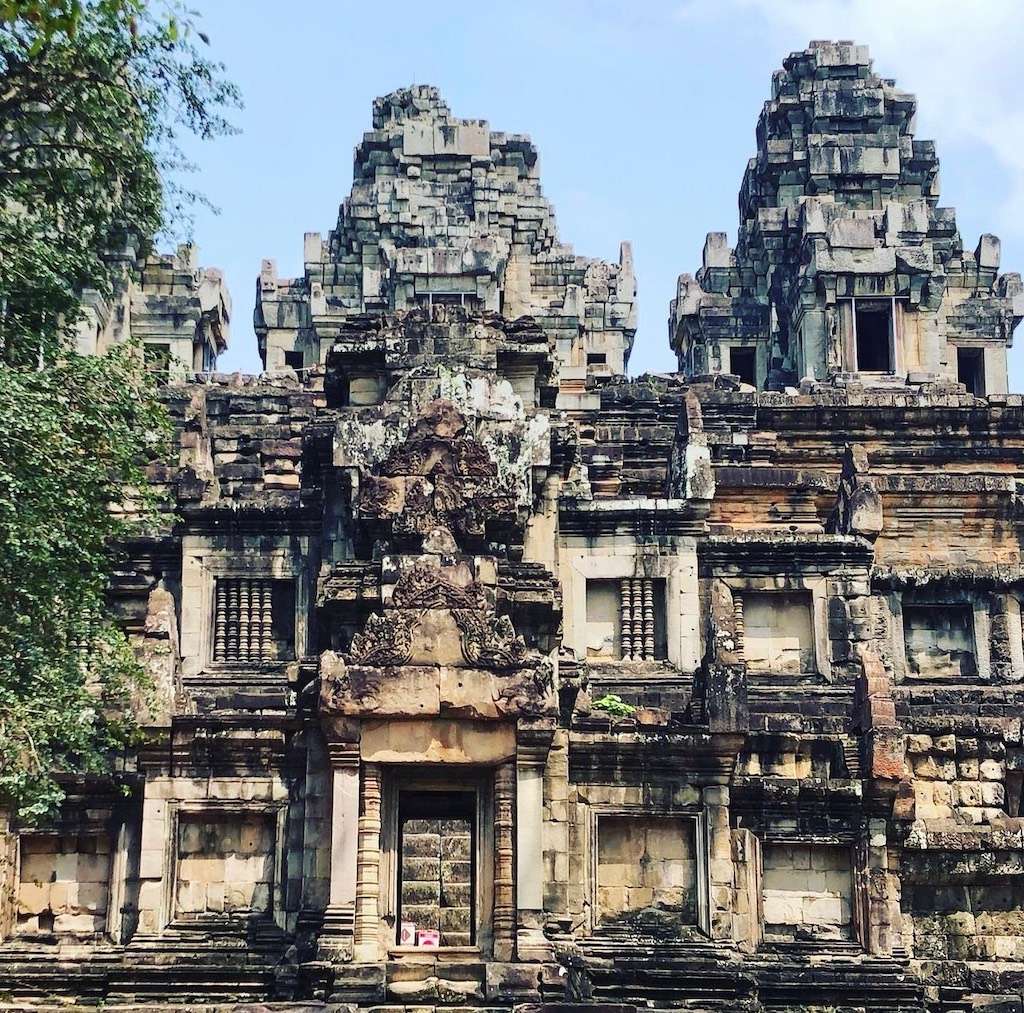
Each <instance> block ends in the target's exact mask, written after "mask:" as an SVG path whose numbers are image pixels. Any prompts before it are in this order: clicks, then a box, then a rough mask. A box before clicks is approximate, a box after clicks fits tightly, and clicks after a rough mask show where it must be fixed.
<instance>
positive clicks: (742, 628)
mask: <svg viewBox="0 0 1024 1013" xmlns="http://www.w3.org/2000/svg"><path fill="white" fill-rule="evenodd" d="M732 617H733V630H734V636H735V637H736V651H737V653H738V654H739V655H740V657H743V641H744V635H745V633H746V623H745V622H744V619H743V596H742V595H739V594H734V595H733V596H732Z"/></svg>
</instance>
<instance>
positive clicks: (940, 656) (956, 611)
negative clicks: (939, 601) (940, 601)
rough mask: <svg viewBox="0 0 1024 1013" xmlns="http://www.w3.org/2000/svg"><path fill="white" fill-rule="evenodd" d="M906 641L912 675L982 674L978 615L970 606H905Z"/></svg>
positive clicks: (904, 628)
mask: <svg viewBox="0 0 1024 1013" xmlns="http://www.w3.org/2000/svg"><path fill="white" fill-rule="evenodd" d="M903 639H904V641H905V644H906V652H907V668H908V670H909V671H910V673H911V674H912V675H916V676H920V677H922V678H928V677H929V676H939V677H942V676H954V677H956V676H966V677H973V676H975V675H977V674H978V666H977V662H976V660H975V657H974V614H973V612H972V610H971V607H970V606H969V605H904V606H903Z"/></svg>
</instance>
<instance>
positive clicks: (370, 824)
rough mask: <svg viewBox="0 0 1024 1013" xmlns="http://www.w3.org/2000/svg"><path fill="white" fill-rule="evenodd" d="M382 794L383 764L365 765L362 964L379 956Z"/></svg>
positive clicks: (359, 915)
mask: <svg viewBox="0 0 1024 1013" xmlns="http://www.w3.org/2000/svg"><path fill="white" fill-rule="evenodd" d="M380 795H381V769H380V764H379V763H367V764H364V765H363V784H362V799H361V802H360V806H359V842H358V853H357V857H356V893H355V946H354V954H355V959H356V961H358V962H360V963H375V962H376V961H377V960H378V959H379V958H380ZM332 857H333V853H332ZM331 889H332V892H333V889H334V880H333V877H332V880H331Z"/></svg>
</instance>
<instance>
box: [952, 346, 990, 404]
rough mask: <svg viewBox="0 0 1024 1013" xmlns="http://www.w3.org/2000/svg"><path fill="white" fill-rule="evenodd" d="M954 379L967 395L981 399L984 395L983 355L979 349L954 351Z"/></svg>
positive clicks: (982, 351)
mask: <svg viewBox="0 0 1024 1013" xmlns="http://www.w3.org/2000/svg"><path fill="white" fill-rule="evenodd" d="M956 378H957V380H958V381H959V382H960V383H962V384H963V385H964V386H965V387H966V388H967V393H968V394H974V395H975V396H976V397H982V396H983V395H984V393H985V353H984V350H983V349H981V348H958V349H957V350H956Z"/></svg>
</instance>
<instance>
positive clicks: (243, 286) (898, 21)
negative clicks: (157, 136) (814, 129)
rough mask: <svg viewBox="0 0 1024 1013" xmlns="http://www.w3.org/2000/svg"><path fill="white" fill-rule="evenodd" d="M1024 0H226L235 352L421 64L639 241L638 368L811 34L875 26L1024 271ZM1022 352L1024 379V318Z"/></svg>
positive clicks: (216, 253)
mask: <svg viewBox="0 0 1024 1013" xmlns="http://www.w3.org/2000/svg"><path fill="white" fill-rule="evenodd" d="M1021 21H1022V19H1021V18H1020V14H1019V6H1018V0H970V2H968V0H955V2H954V0H666V2H661V0H633V2H628V0H548V2H539V0H517V2H516V3H514V4H489V3H485V2H482V0H475V2H461V0H460V2H442V0H430V2H419V3H413V2H406V0H392V2H389V3H376V4H374V3H367V2H359V3H354V2H351V0H294V2H293V3H291V4H289V5H285V4H281V3H280V0H275V2H273V3H271V2H270V0H209V2H208V3H207V4H205V5H204V9H203V13H202V17H201V25H202V27H203V28H204V29H205V30H206V31H207V32H208V34H209V35H210V37H211V41H212V51H213V53H214V55H216V56H217V57H218V58H219V59H221V60H223V61H224V63H225V64H226V65H227V70H228V74H229V76H230V77H232V78H233V79H234V80H235V81H236V82H237V84H238V85H239V86H240V88H241V90H242V92H243V95H244V98H245V110H244V111H243V112H241V113H239V114H237V115H236V117H235V121H236V123H237V125H238V126H239V127H240V128H241V133H240V134H239V135H237V136H235V137H229V138H221V139H218V140H216V141H213V142H209V143H204V144H202V145H197V146H194V147H193V146H190V154H191V155H192V157H193V159H194V161H195V162H196V163H197V164H198V165H199V173H198V175H197V176H196V177H195V178H194V179H193V180H191V181H190V182H191V184H192V185H195V186H197V187H198V189H200V190H202V191H203V192H204V193H205V194H206V195H207V196H208V197H209V199H210V200H211V201H212V202H213V203H214V204H215V205H216V206H218V207H219V209H220V214H219V215H216V216H213V215H211V214H209V213H207V212H205V211H200V213H198V214H197V216H196V221H195V226H194V238H195V241H196V242H197V243H198V245H199V247H200V259H201V262H202V263H203V264H206V265H212V266H217V267H220V268H222V269H223V270H224V271H225V273H226V276H227V280H228V284H229V285H230V288H231V293H232V298H233V300H234V317H233V321H232V335H231V348H230V350H229V351H228V353H227V354H226V355H225V356H224V357H223V358H222V359H221V366H222V368H225V369H229V370H233V369H242V370H245V371H247V372H248V371H254V370H257V369H258V368H259V358H258V356H257V354H256V342H255V337H254V336H253V332H252V309H253V301H254V297H255V288H256V276H257V274H258V272H259V266H260V261H261V259H263V258H265V257H270V258H274V259H275V260H276V261H277V266H278V273H279V274H280V275H281V276H292V275H295V274H299V273H301V270H302V237H303V233H304V232H306V231H320V232H322V233H326V232H327V231H328V230H329V229H330V228H332V227H333V225H334V223H335V221H336V219H337V214H338V205H339V204H340V202H341V201H342V199H343V198H344V196H345V195H346V194H347V193H348V190H349V188H350V186H351V181H352V151H353V148H354V146H355V144H356V143H357V141H358V140H359V138H360V137H361V136H362V133H363V132H364V131H365V130H368V129H370V115H371V103H372V101H373V98H374V96H376V95H381V94H384V93H385V92H388V91H391V90H393V89H394V88H398V87H401V86H403V85H408V84H411V83H429V84H434V85H437V86H438V87H439V88H440V89H441V92H442V95H443V96H444V98H445V100H446V101H447V102H448V105H449V106H450V107H451V109H452V112H453V113H454V114H455V115H456V116H462V117H472V118H484V119H487V120H489V121H490V123H491V127H492V129H495V130H505V131H508V132H516V133H528V134H530V135H531V137H532V138H533V140H534V143H535V144H536V145H537V146H538V148H539V151H540V157H541V174H542V180H543V185H544V189H545V192H546V194H547V196H548V198H549V199H550V200H552V201H553V202H554V205H555V210H556V214H557V220H558V225H559V232H560V234H561V238H562V239H563V241H566V242H569V243H571V244H573V246H574V247H575V248H576V250H577V252H578V253H581V254H583V255H586V256H595V257H604V258H606V259H611V260H614V259H616V257H617V255H618V245H619V242H620V241H621V240H623V239H628V240H631V241H632V243H633V250H634V255H635V260H636V269H637V276H638V288H639V307H640V314H639V331H638V333H637V340H636V345H635V347H634V352H633V357H632V359H631V361H630V372H632V373H638V372H643V371H644V370H666V369H672V368H674V359H673V357H672V355H671V354H670V352H669V349H668V343H667V336H666V335H667V328H666V323H665V321H666V317H667V313H668V301H669V299H670V298H671V297H672V295H673V293H674V291H675V280H676V277H677V276H678V275H679V274H680V273H681V272H683V271H688V272H692V271H694V270H695V269H696V268H697V267H698V266H699V263H700V254H701V249H702V247H703V244H704V236H705V234H706V233H707V232H709V231H723V230H724V231H728V233H729V237H730V242H735V237H736V225H737V209H736V195H737V191H738V188H739V183H740V179H741V177H742V174H743V169H744V166H745V165H746V161H747V159H748V158H749V157H750V156H751V155H752V154H753V152H754V126H755V124H756V121H757V116H758V113H759V111H760V108H761V105H762V103H763V102H764V100H765V99H766V98H767V96H768V93H769V89H770V85H771V75H772V72H773V71H774V70H775V69H776V68H777V67H779V66H781V61H782V59H783V57H785V56H786V55H787V54H788V53H789V52H790V51H792V50H795V49H802V48H804V47H805V46H806V44H807V42H808V41H809V40H811V39H829V38H832V39H839V38H842V39H853V40H855V41H857V42H861V43H866V44H867V45H869V46H870V47H871V51H872V54H873V56H874V57H875V66H876V69H877V70H878V71H879V72H880V73H882V74H883V75H884V76H886V77H894V78H896V81H897V84H898V85H899V86H900V87H901V88H903V89H904V90H908V91H912V92H915V93H916V94H917V96H918V101H919V106H918V130H917V134H918V136H919V137H922V138H933V139H934V140H935V141H936V143H937V145H938V151H939V157H940V159H941V161H942V176H941V180H942V192H943V199H942V203H943V204H944V205H953V206H955V207H956V208H957V209H958V218H959V224H960V230H961V233H962V235H963V237H964V243H965V245H966V246H968V247H970V248H972V249H973V247H974V246H975V244H976V242H977V237H978V235H979V234H980V233H981V232H994V233H995V234H997V235H998V236H1000V238H1001V239H1002V241H1003V259H1002V269H1003V270H1017V271H1024V108H1022V107H1021V105H1020V95H1021V94H1024V62H1022V61H1021V60H1020V57H1019V54H1020V52H1021V49H1022V47H1024V26H1022V23H1021ZM1010 356H1011V360H1010V361H1011V375H1012V379H1011V387H1012V389H1014V390H1024V336H1022V337H1019V343H1018V347H1015V348H1014V349H1013V350H1012V351H1011V353H1010Z"/></svg>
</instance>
